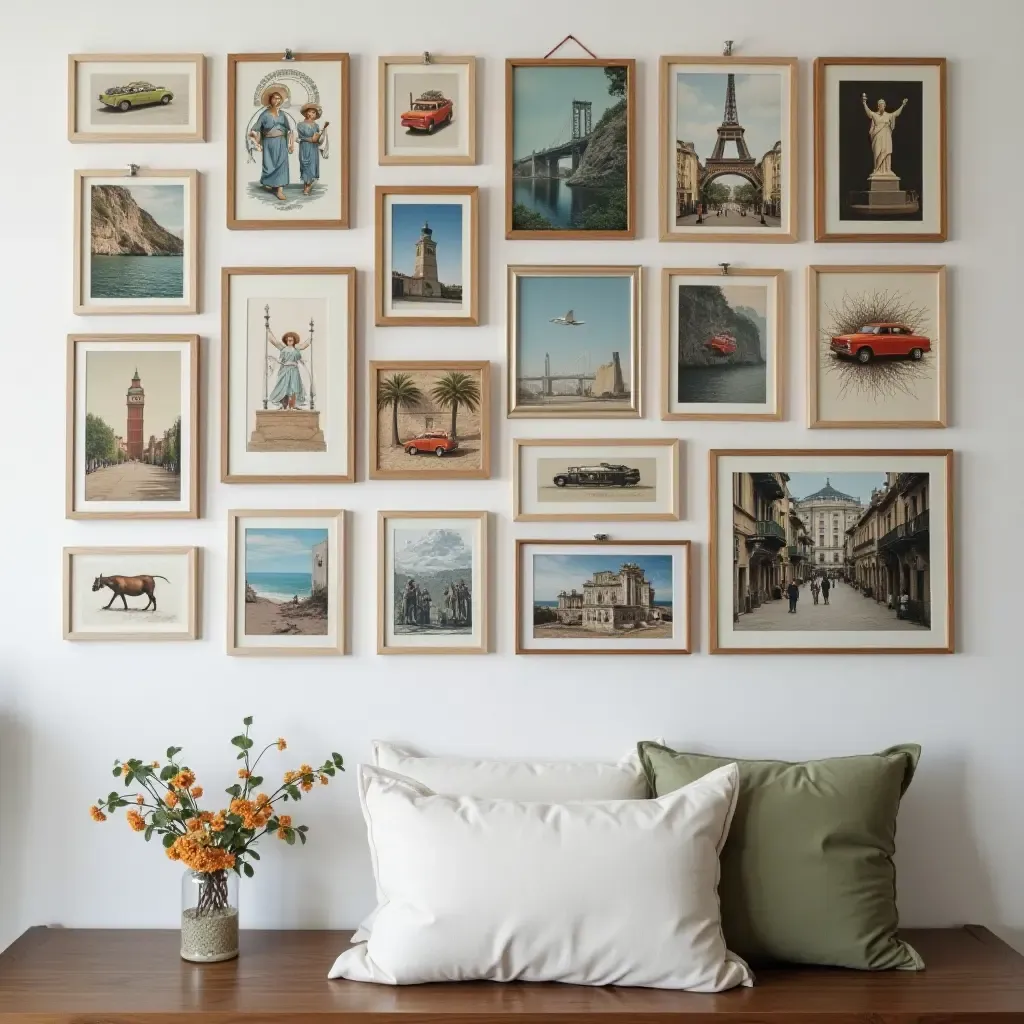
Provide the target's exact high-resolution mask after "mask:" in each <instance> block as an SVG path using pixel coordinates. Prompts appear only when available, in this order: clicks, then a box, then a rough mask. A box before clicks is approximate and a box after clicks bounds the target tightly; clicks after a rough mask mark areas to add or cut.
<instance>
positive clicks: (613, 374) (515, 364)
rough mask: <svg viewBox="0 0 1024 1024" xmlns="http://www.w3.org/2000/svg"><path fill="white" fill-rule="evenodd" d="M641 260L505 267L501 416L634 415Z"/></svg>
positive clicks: (639, 371) (638, 407) (638, 362)
mask: <svg viewBox="0 0 1024 1024" xmlns="http://www.w3.org/2000/svg"><path fill="white" fill-rule="evenodd" d="M640 279H641V269H640V267H612V266H511V267H509V268H508V299H507V303H506V310H505V315H506V317H507V319H508V322H507V325H506V331H507V336H508V415H509V417H510V418H516V419H555V418H560V417H575V418H580V419H620V418H630V419H634V418H639V417H640V416H641V403H640V383H641V381H642V380H643V374H642V368H641V348H640Z"/></svg>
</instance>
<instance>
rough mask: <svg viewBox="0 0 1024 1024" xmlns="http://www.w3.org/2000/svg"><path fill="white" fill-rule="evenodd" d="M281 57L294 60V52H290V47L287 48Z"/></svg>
mask: <svg viewBox="0 0 1024 1024" xmlns="http://www.w3.org/2000/svg"><path fill="white" fill-rule="evenodd" d="M281 59H282V60H295V54H294V53H292V51H291V48H289V49H287V50H285V51H284V56H283V57H282V58H281Z"/></svg>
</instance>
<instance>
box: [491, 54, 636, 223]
mask: <svg viewBox="0 0 1024 1024" xmlns="http://www.w3.org/2000/svg"><path fill="white" fill-rule="evenodd" d="M635 80H636V61H635V60H632V59H629V60H625V59H624V60H598V59H597V58H593V59H591V58H561V57H543V58H516V59H513V60H507V61H505V237H506V238H533V239H560V240H561V239H570V238H576V239H590V240H592V241H597V240H599V239H615V238H635V237H636V95H635V92H636V86H635Z"/></svg>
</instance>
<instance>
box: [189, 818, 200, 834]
mask: <svg viewBox="0 0 1024 1024" xmlns="http://www.w3.org/2000/svg"><path fill="white" fill-rule="evenodd" d="M202 827H203V823H202V822H201V821H200V820H199V819H198V818H189V819H188V830H189V832H198V831H199V830H200V829H201V828H202Z"/></svg>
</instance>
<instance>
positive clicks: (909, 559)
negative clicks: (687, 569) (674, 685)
mask: <svg viewBox="0 0 1024 1024" xmlns="http://www.w3.org/2000/svg"><path fill="white" fill-rule="evenodd" d="M952 473H953V453H952V452H951V451H945V450H939V449H914V450H891V451H889V450H868V449H863V450H862V449H836V450H826V449H793V450H778V451H769V450H760V449H748V450H740V449H736V450H719V451H712V452H711V453H710V483H711V510H710V511H711V550H710V607H711V623H710V634H711V653H712V654H801V653H817V654H859V653H875V654H952V653H953V650H954V645H955V637H954V631H953V593H954V591H953V480H952Z"/></svg>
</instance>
